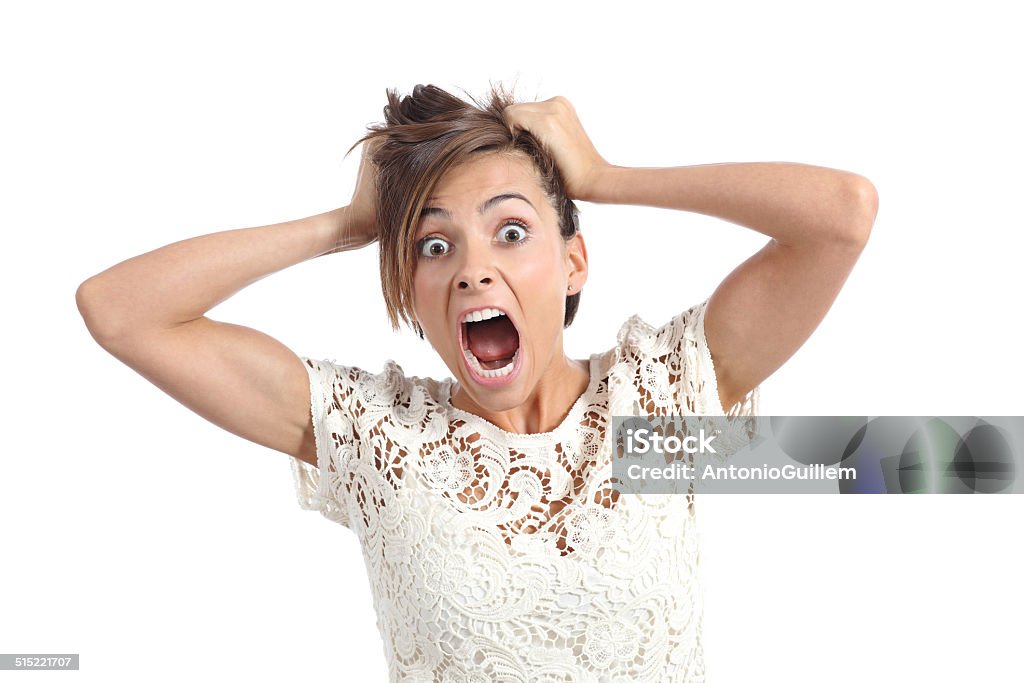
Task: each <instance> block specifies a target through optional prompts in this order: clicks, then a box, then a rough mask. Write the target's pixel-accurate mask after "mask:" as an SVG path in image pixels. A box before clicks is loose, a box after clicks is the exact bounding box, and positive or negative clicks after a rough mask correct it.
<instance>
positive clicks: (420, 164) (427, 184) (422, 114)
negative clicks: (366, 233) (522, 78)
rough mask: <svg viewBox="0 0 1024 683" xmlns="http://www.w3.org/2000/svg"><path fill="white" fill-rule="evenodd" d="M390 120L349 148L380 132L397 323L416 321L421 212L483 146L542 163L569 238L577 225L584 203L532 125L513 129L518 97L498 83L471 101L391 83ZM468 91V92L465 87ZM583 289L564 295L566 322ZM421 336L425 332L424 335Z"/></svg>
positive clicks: (387, 287)
mask: <svg viewBox="0 0 1024 683" xmlns="http://www.w3.org/2000/svg"><path fill="white" fill-rule="evenodd" d="M386 92H387V98H388V104H387V105H386V106H385V107H384V123H381V124H374V125H371V126H368V127H367V130H369V131H370V132H369V133H367V134H366V135H364V136H363V137H362V138H360V139H359V140H357V141H356V142H355V144H353V145H352V147H350V148H349V150H348V152H347V153H346V156H347V155H348V154H349V153H351V152H352V150H353V149H355V147H356V146H357V145H359V144H360V143H363V142H366V141H368V140H371V139H374V138H380V140H379V141H378V142H377V143H375V144H374V148H373V151H372V154H371V155H370V156H369V161H370V162H371V163H372V164H373V167H374V172H375V173H376V176H375V178H376V184H377V197H376V200H377V225H378V231H379V232H378V237H379V240H380V281H381V288H382V290H383V293H384V302H385V304H386V305H387V309H388V319H389V321H390V322H391V327H392V328H393V329H394V330H396V331H397V330H398V328H399V322H400V321H404V322H405V323H406V324H412V322H413V320H414V318H415V316H414V314H413V312H412V299H413V297H412V293H413V286H412V283H413V275H414V273H415V270H416V265H417V259H416V256H417V255H416V244H415V236H416V228H417V227H418V225H419V220H420V212H421V210H422V209H423V207H424V205H425V204H426V202H427V198H428V197H429V196H430V194H431V193H432V192H433V190H434V188H435V187H436V185H437V184H438V182H439V181H440V180H441V178H442V177H443V176H444V174H445V173H447V172H448V171H449V170H451V169H452V168H455V167H456V166H458V165H459V164H460V163H462V162H464V161H467V160H468V159H469V158H470V155H474V154H480V153H487V152H489V153H499V154H515V153H523V154H525V155H526V156H527V157H528V158H529V159H530V160H531V161H532V162H533V166H534V168H535V169H536V170H537V172H538V175H539V180H540V186H541V190H542V191H543V192H544V194H545V196H546V197H547V199H548V201H550V202H551V205H552V207H553V208H554V209H555V213H556V215H557V216H558V227H559V232H560V233H561V235H562V237H563V238H564V239H565V240H568V239H570V238H571V237H573V235H575V234H576V233H577V232H579V209H578V208H577V207H576V205H575V203H574V202H573V201H572V200H571V199H570V198H569V196H568V194H567V192H566V189H565V185H564V183H563V181H562V177H561V175H560V174H559V172H558V168H557V167H556V165H555V160H554V158H553V157H552V156H551V155H550V154H549V153H548V152H547V151H546V150H545V149H544V148H543V146H542V145H541V144H540V142H539V141H538V140H537V139H536V138H535V137H534V136H533V135H531V134H530V132H529V131H526V130H522V129H517V130H515V131H514V132H513V131H512V130H510V127H509V125H508V123H506V121H505V117H504V113H503V112H504V110H505V108H506V107H508V106H509V105H511V104H514V103H515V102H516V100H515V98H514V96H513V94H512V93H511V92H508V91H506V89H505V88H504V86H502V85H501V84H500V83H499V84H498V85H494V84H491V90H490V93H489V97H488V99H487V101H486V102H485V103H484V104H481V103H480V102H478V101H477V100H476V98H474V97H472V95H468V93H467V95H468V96H469V98H470V100H472V104H471V103H469V102H466V101H464V100H462V99H460V98H458V97H455V96H454V95H452V94H450V93H448V92H446V91H445V90H442V89H441V88H438V87H437V86H434V85H422V84H421V85H417V86H415V87H414V88H413V91H412V95H406V96H405V97H402V98H401V99H399V96H398V93H397V91H396V90H395V89H392V88H388V89H387V91H386ZM463 92H465V91H463ZM579 301H580V295H579V293H578V292H577V293H576V294H573V295H571V296H568V297H566V301H565V320H564V323H563V325H564V327H568V326H569V325H570V324H572V321H573V319H574V318H575V317H576V311H577V310H578V308H579ZM420 336H422V334H421V335H420Z"/></svg>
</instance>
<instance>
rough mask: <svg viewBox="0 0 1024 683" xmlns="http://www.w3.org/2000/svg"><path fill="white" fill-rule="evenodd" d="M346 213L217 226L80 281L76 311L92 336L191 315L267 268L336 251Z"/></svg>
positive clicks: (171, 323) (268, 271)
mask: <svg viewBox="0 0 1024 683" xmlns="http://www.w3.org/2000/svg"><path fill="white" fill-rule="evenodd" d="M347 211H348V208H347V207H342V208H340V209H334V210H333V211H328V212H326V213H322V214H317V215H315V216H309V217H307V218H302V219H299V220H294V221H288V222H284V223H277V224H274V225H268V226H262V227H254V228H240V229H236V230H225V231H222V232H215V233H211V234H208V235H202V236H199V237H193V238H190V239H186V240H183V241H180V242H174V243H172V244H169V245H167V246H164V247H160V248H159V249H156V250H154V251H150V252H147V253H144V254H141V255H139V256H135V257H133V258H130V259H128V260H126V261H122V262H121V263H118V264H117V265H115V266H112V267H110V268H108V269H107V270H105V271H103V272H101V273H99V274H98V275H94V276H93V277H91V278H89V279H88V280H86V281H85V282H83V283H82V285H81V287H79V290H78V293H77V295H76V300H77V302H78V307H79V310H80V311H81V313H82V315H83V317H84V318H85V321H86V325H87V326H88V327H89V329H90V331H91V332H92V333H93V334H94V335H98V334H102V335H103V336H107V337H112V336H115V335H122V334H127V333H131V332H133V331H144V330H148V329H153V328H162V327H172V326H174V325H177V324H180V323H184V322H187V321H189V320H194V319H196V318H199V317H201V316H202V315H204V314H205V313H206V312H207V311H208V310H210V309H211V308H213V307H214V306H216V305H217V304H219V303H220V302H222V301H224V300H225V299H228V298H230V297H231V296H233V295H234V294H235V293H237V292H238V291H239V290H241V289H243V288H244V287H247V286H248V285H250V284H252V283H253V282H256V281H257V280H260V279H262V278H264V277H266V276H267V275H270V274H271V273H275V272H277V271H279V270H283V269H285V268H287V267H289V266H292V265H295V264H296V263H300V262H302V261H306V260H308V259H311V258H314V257H316V256H321V255H324V254H327V253H333V251H335V250H340V249H337V240H338V234H339V230H338V227H339V225H341V223H342V222H344V221H345V220H346V217H347Z"/></svg>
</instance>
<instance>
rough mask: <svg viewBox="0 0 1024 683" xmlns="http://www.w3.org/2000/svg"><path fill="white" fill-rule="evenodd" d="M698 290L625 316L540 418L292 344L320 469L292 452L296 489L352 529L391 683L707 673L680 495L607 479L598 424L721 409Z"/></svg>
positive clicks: (746, 403) (693, 553)
mask: <svg viewBox="0 0 1024 683" xmlns="http://www.w3.org/2000/svg"><path fill="white" fill-rule="evenodd" d="M706 304H707V301H706V300H705V301H704V302H702V303H700V304H697V305H695V306H693V307H692V308H690V309H688V310H686V311H684V312H682V313H681V314H679V315H677V316H675V317H674V318H672V320H670V321H669V322H668V323H667V324H665V325H664V326H662V327H660V328H658V329H655V328H653V327H652V326H651V325H648V324H647V323H645V322H644V321H643V320H641V319H640V318H639V317H638V316H635V315H634V316H633V317H631V318H630V319H629V320H627V321H626V322H625V323H624V324H623V325H622V327H621V329H620V331H619V333H618V338H617V342H616V344H615V346H614V347H613V348H612V349H610V350H608V351H606V352H604V353H596V354H594V355H592V356H591V357H590V384H589V386H588V387H587V389H586V391H585V392H584V394H583V395H581V396H580V397H579V398H578V399H577V401H576V402H575V403H574V404H573V406H572V408H571V409H570V410H569V413H568V415H566V417H565V419H564V420H563V421H562V423H561V424H559V425H558V427H556V428H555V429H554V430H553V431H551V432H547V433H543V434H513V433H509V432H505V431H503V430H501V429H499V428H498V427H496V426H495V425H493V424H491V423H490V422H488V421H486V420H484V419H483V418H481V417H478V416H476V415H473V414H471V413H467V412H465V411H462V410H459V409H458V408H455V407H454V406H452V405H451V403H450V401H449V396H450V392H451V388H452V383H453V381H454V380H452V379H451V378H448V379H445V380H443V381H437V380H433V379H428V378H427V379H425V378H419V377H406V376H405V375H404V373H403V372H402V368H401V367H400V366H398V365H397V364H396V363H394V362H393V361H388V362H387V363H386V364H385V366H384V370H383V372H381V373H380V374H372V373H369V372H366V371H364V370H361V369H359V368H355V367H346V366H340V365H336V364H335V363H334V362H333V361H316V360H311V359H308V358H305V357H303V361H304V363H305V365H306V368H307V370H308V372H309V375H310V396H311V401H312V420H313V424H314V425H315V433H316V445H317V461H318V467H316V468H314V467H311V466H310V465H308V464H307V463H305V462H302V461H300V460H298V459H296V458H291V459H290V460H291V463H292V468H293V469H292V472H293V475H294V477H295V483H296V487H297V493H298V500H299V504H300V505H301V506H302V507H303V508H305V509H309V510H318V511H320V512H321V513H322V514H323V515H324V516H325V517H327V518H328V519H330V520H333V521H335V522H338V523H339V524H342V525H343V526H345V527H346V528H348V529H350V530H352V531H353V532H355V534H356V535H357V537H358V538H359V541H360V544H361V547H362V552H363V557H364V560H365V563H366V569H367V572H368V574H369V579H370V585H371V588H372V592H373V602H374V606H375V608H376V612H377V626H378V628H379V630H380V633H381V636H382V637H383V641H384V652H385V656H386V657H387V660H388V667H389V672H390V679H391V680H392V681H403V682H406V683H410V682H412V681H417V682H419V681H433V682H436V683H485V682H490V681H517V682H518V681H522V682H523V683H538V682H546V683H554V682H556V681H557V682H558V683H578V682H584V681H590V682H595V683H596V682H606V681H657V682H658V683H665V682H666V681H703V680H704V659H703V649H702V645H701V622H702V599H701V592H700V584H699V576H698V563H699V551H698V536H697V529H696V526H695V517H694V507H693V495H692V494H690V495H638V494H621V495H620V494H619V493H618V492H617V491H613V490H612V486H611V484H610V483H609V478H610V476H611V471H612V470H611V449H610V440H608V439H606V438H605V429H606V426H609V425H610V422H611V416H613V415H722V414H723V411H722V406H721V404H720V402H719V398H718V390H717V383H716V377H715V372H714V367H713V365H712V360H711V355H710V353H709V351H708V347H707V343H706V341H705V338H704V315H703V314H704V310H705V306H706ZM758 397H759V388H757V389H754V390H752V391H751V392H750V393H748V394H747V396H746V397H745V398H744V399H743V400H742V401H740V402H739V403H737V404H735V405H734V406H732V407H731V409H730V411H729V415H755V414H757V402H758Z"/></svg>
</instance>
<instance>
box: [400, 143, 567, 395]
mask: <svg viewBox="0 0 1024 683" xmlns="http://www.w3.org/2000/svg"><path fill="white" fill-rule="evenodd" d="M510 195H515V196H510ZM416 259H417V260H416V270H415V275H414V277H413V311H414V313H415V315H416V318H417V320H418V321H419V324H420V326H421V327H422V328H423V332H424V334H425V335H426V337H427V339H428V340H429V341H430V343H431V345H432V346H433V347H434V349H435V350H436V351H437V352H438V354H440V356H441V358H442V359H443V360H444V362H445V364H446V365H447V366H448V368H449V369H450V370H451V372H452V374H453V375H454V376H455V378H456V379H457V380H458V382H459V384H460V385H461V387H462V389H463V390H464V391H466V392H467V393H468V394H469V396H470V398H472V399H473V400H474V401H475V402H476V403H477V405H480V406H482V407H484V408H487V409H489V410H494V411H499V410H508V409H510V408H513V407H515V406H518V405H521V404H522V403H524V402H525V401H526V400H527V398H529V397H530V395H531V394H532V393H533V392H534V389H535V387H536V386H537V383H538V381H539V380H540V379H541V378H542V377H544V375H545V373H546V371H548V370H549V369H552V370H555V371H556V372H557V371H558V370H559V369H561V368H562V367H564V364H565V357H564V353H563V351H562V325H563V322H564V320H565V297H566V296H567V295H568V294H569V293H570V292H569V291H568V288H569V285H570V284H571V285H572V292H571V293H572V294H575V293H577V292H579V289H580V287H581V286H582V285H583V282H584V281H585V280H586V275H587V258H586V249H585V246H584V245H583V239H582V237H581V236H580V235H579V234H577V235H576V236H575V237H573V238H572V239H571V240H569V241H566V240H565V239H564V238H563V237H562V236H561V234H560V233H559V229H558V217H557V214H556V213H555V210H554V208H553V207H552V206H551V203H550V202H549V201H548V200H547V198H546V197H545V196H544V193H543V191H542V189H541V187H540V184H539V181H538V177H537V172H536V170H535V168H534V166H533V163H532V162H531V161H530V160H529V158H528V157H526V156H525V155H523V154H518V153H517V154H515V155H506V154H494V153H485V154H481V155H479V156H477V157H474V158H472V159H471V160H470V161H467V162H465V163H463V164H461V165H459V166H457V167H456V168H454V169H452V170H451V171H449V172H448V173H447V174H446V175H445V176H444V177H443V178H442V179H441V181H440V182H439V183H438V185H437V187H436V188H435V190H434V193H433V194H432V195H431V196H430V197H429V198H428V201H427V203H426V208H425V209H424V212H423V215H422V217H421V220H420V224H419V227H418V230H417V233H416ZM488 309H492V310H488ZM474 311H476V312H480V313H481V315H480V316H479V317H481V318H484V319H485V320H480V321H478V322H468V323H467V322H465V320H466V315H467V313H472V312H474ZM495 311H500V312H501V313H502V314H504V315H498V316H495V317H492V318H491V319H490V320H486V318H487V317H488V316H489V315H490V316H494V313H495ZM510 323H511V324H510Z"/></svg>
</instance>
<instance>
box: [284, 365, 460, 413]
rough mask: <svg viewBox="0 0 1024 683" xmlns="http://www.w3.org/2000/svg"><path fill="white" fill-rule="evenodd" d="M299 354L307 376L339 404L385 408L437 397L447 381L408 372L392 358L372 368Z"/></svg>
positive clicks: (340, 405) (437, 398) (436, 398)
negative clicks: (409, 374) (379, 368)
mask: <svg viewBox="0 0 1024 683" xmlns="http://www.w3.org/2000/svg"><path fill="white" fill-rule="evenodd" d="M300 358H301V360H302V362H303V364H304V365H305V366H306V368H307V371H308V372H309V374H310V377H311V379H314V380H316V381H317V383H319V384H320V386H321V387H322V388H323V389H324V391H325V393H326V394H327V397H328V398H329V397H330V396H331V395H333V398H334V400H335V402H336V403H337V404H338V406H339V407H342V406H344V405H346V404H348V405H350V406H354V405H361V406H367V405H374V406H377V407H385V408H386V407H389V406H395V405H398V404H408V403H409V402H410V401H421V402H422V401H424V400H426V399H433V400H434V401H437V400H439V399H440V397H441V396H442V393H443V390H444V388H445V387H446V385H447V381H438V380H436V379H433V378H430V377H418V376H408V375H406V373H405V371H404V370H403V369H402V366H401V365H399V364H398V363H396V362H395V361H394V360H387V361H385V362H384V366H383V368H382V369H381V370H380V371H378V372H373V371H370V370H366V369H364V368H361V367H357V366H354V365H341V364H339V363H337V362H336V361H334V359H315V358H309V357H306V356H300ZM428 402H429V401H428Z"/></svg>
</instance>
